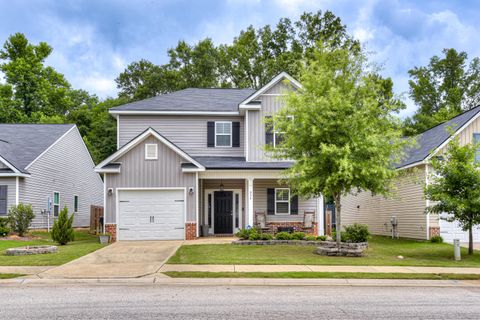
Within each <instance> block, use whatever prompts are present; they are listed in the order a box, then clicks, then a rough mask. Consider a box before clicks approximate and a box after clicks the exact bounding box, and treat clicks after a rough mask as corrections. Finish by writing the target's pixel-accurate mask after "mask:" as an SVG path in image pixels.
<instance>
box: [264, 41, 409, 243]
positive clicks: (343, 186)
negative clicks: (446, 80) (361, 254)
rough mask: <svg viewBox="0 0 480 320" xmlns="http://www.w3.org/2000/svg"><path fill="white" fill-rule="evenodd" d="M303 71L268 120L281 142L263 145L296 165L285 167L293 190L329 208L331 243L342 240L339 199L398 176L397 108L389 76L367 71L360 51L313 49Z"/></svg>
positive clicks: (381, 189) (382, 187)
mask: <svg viewBox="0 0 480 320" xmlns="http://www.w3.org/2000/svg"><path fill="white" fill-rule="evenodd" d="M305 65H307V67H305V69H304V70H303V71H302V73H301V76H300V82H301V83H302V85H303V88H302V89H300V90H298V91H296V92H292V93H291V94H289V95H288V96H287V98H286V106H285V107H284V108H282V109H281V110H280V111H279V112H278V113H277V115H275V116H274V117H272V118H266V122H267V125H270V126H273V128H274V131H275V132H280V133H282V142H281V144H280V147H278V146H277V147H276V148H274V147H273V146H267V151H270V152H272V154H273V156H274V157H276V158H279V159H291V160H294V161H295V164H294V165H293V166H292V167H291V168H290V169H288V170H286V172H285V177H284V178H285V179H288V183H289V184H290V185H291V187H292V189H293V192H294V193H296V194H298V195H300V196H302V197H315V196H319V195H320V194H323V195H325V196H329V197H331V198H333V200H334V202H335V208H336V228H337V232H336V234H337V243H338V245H340V242H341V235H340V233H341V232H340V231H341V212H342V208H341V198H342V196H344V195H346V194H348V193H349V192H357V191H367V190H368V191H371V192H373V193H375V194H387V193H388V192H389V189H390V188H389V187H390V183H391V180H392V178H394V177H395V176H396V175H397V172H396V170H395V165H394V164H395V163H396V162H397V161H398V160H399V159H400V156H401V153H402V150H403V146H404V144H405V143H406V141H405V140H402V139H401V130H400V120H399V119H398V118H397V117H396V116H395V115H394V113H396V112H397V111H399V110H400V109H401V108H402V104H401V103H400V102H399V101H398V100H397V99H395V97H394V96H393V94H392V92H391V81H390V79H383V78H381V77H380V76H379V75H378V74H377V73H376V72H375V71H369V65H368V61H367V59H366V57H365V55H364V54H363V53H352V51H351V50H346V49H338V48H332V47H320V48H318V49H317V50H316V51H315V52H314V54H313V58H312V60H311V61H309V62H308V63H307V64H305Z"/></svg>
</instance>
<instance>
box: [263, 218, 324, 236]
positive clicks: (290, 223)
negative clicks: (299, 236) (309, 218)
mask: <svg viewBox="0 0 480 320" xmlns="http://www.w3.org/2000/svg"><path fill="white" fill-rule="evenodd" d="M266 225H267V226H268V227H270V228H272V231H273V232H277V228H278V227H293V228H294V229H295V231H301V232H305V233H307V234H309V235H314V236H316V235H318V225H317V223H316V222H314V223H313V228H312V229H310V230H304V229H303V222H301V221H295V222H293V221H287V222H267V223H266Z"/></svg>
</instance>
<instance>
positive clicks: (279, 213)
mask: <svg viewBox="0 0 480 320" xmlns="http://www.w3.org/2000/svg"><path fill="white" fill-rule="evenodd" d="M277 190H288V200H277ZM277 202H280V203H285V202H286V203H288V213H285V212H277ZM290 214H291V208H290V188H275V215H279V216H288V215H290Z"/></svg>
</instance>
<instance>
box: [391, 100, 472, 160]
mask: <svg viewBox="0 0 480 320" xmlns="http://www.w3.org/2000/svg"><path fill="white" fill-rule="evenodd" d="M479 112H480V106H478V107H475V108H473V109H471V110H469V111H466V112H464V113H462V114H460V115H458V116H456V117H455V118H452V119H451V120H449V121H446V122H444V123H441V124H439V125H437V126H435V127H433V128H431V129H429V130H427V131H425V132H423V133H421V134H419V135H417V136H416V137H415V138H416V142H417V145H416V146H414V147H410V148H409V150H407V152H406V157H405V159H403V161H401V162H400V163H399V164H398V166H397V168H401V167H404V166H407V165H409V164H413V163H416V162H419V161H422V160H424V159H425V158H426V157H428V155H430V153H431V152H433V151H434V150H435V149H436V148H438V147H439V146H440V145H441V144H442V143H444V142H445V141H446V140H447V139H448V138H449V137H450V133H449V128H450V130H453V132H456V131H457V130H458V129H460V128H461V127H462V126H463V125H465V124H466V123H467V122H468V121H469V120H470V119H472V118H473V117H474V116H476V115H477V113H479Z"/></svg>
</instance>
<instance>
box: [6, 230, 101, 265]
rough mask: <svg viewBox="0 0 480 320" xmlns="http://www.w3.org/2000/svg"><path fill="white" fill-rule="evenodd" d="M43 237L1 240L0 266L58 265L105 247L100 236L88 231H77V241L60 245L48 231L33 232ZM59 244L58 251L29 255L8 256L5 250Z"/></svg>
mask: <svg viewBox="0 0 480 320" xmlns="http://www.w3.org/2000/svg"><path fill="white" fill-rule="evenodd" d="M31 234H33V235H35V236H37V237H40V238H41V239H38V240H32V241H15V240H0V266H57V265H61V264H64V263H67V262H69V261H71V260H74V259H77V258H79V257H81V256H84V255H86V254H88V253H90V252H93V251H95V250H98V249H100V248H102V247H103V245H101V244H100V243H98V237H97V236H93V235H91V234H89V233H88V232H86V231H75V241H74V242H70V243H68V244H67V245H65V246H60V245H58V244H56V243H55V242H53V240H51V238H50V235H49V234H48V233H47V232H32V233H31ZM52 244H53V245H57V246H58V252H57V253H51V254H37V255H28V256H7V255H5V250H6V249H8V248H14V247H23V246H28V245H52Z"/></svg>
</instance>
